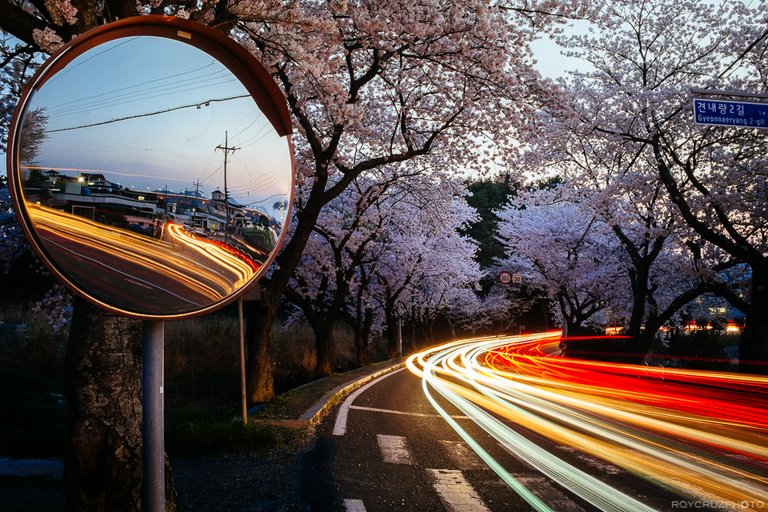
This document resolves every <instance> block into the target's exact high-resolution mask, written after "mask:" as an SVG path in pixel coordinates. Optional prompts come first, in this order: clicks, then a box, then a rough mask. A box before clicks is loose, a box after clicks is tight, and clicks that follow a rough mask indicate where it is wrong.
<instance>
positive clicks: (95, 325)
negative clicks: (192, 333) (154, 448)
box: [64, 298, 176, 512]
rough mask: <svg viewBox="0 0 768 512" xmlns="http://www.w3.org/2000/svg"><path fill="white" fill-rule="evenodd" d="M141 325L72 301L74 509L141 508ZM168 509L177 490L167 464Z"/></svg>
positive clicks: (68, 473)
mask: <svg viewBox="0 0 768 512" xmlns="http://www.w3.org/2000/svg"><path fill="white" fill-rule="evenodd" d="M140 340H141V322H138V321H136V320H128V319H126V318H120V317H115V316H112V315H110V314H108V313H106V312H103V311H102V310H100V309H98V308H96V307H95V306H92V305H90V304H89V303H87V302H85V301H84V300H83V299H79V298H78V299H76V300H75V307H74V314H73V317H72V325H71V328H70V337H69V342H68V346H67V363H66V364H67V377H68V398H69V403H70V408H71V410H72V433H71V437H70V440H69V445H68V447H67V455H66V460H65V465H64V478H65V482H66V493H67V506H68V508H69V509H70V510H88V511H105V512H107V511H110V512H114V511H117V512H121V511H126V512H128V511H141V508H142V501H141V491H142V445H143V443H142V434H141V418H142V404H141V367H142V361H141V341H140ZM165 476H166V491H165V493H166V510H167V511H175V510H176V491H175V489H174V486H173V480H172V479H171V471H170V466H169V464H168V462H167V459H166V471H165Z"/></svg>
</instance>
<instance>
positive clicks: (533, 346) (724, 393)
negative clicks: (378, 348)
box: [407, 333, 768, 511]
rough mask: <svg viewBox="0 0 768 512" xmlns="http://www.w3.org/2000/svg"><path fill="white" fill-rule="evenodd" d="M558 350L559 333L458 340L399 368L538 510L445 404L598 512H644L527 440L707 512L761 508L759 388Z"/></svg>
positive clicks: (767, 392)
mask: <svg viewBox="0 0 768 512" xmlns="http://www.w3.org/2000/svg"><path fill="white" fill-rule="evenodd" d="M560 342H561V337H560V334H559V333H543V334H536V335H526V336H509V337H491V338H474V339H467V340H460V341H456V342H452V343H448V344H445V345H442V346H438V347H434V348H431V349H428V350H426V351H424V352H421V353H419V354H416V355H414V356H411V357H410V358H409V359H408V361H407V366H408V368H409V369H410V370H411V371H412V372H413V373H414V374H416V375H418V376H419V377H421V378H422V385H423V388H424V391H425V393H426V395H427V397H428V398H429V399H430V401H431V402H432V404H433V405H434V406H435V408H436V409H437V410H438V412H440V414H441V415H442V416H443V417H444V418H445V419H446V421H448V422H449V423H450V424H451V425H452V426H453V428H454V429H456V430H457V432H458V433H459V435H461V436H462V438H464V439H465V441H467V442H468V443H469V444H470V446H472V447H473V448H474V449H475V451H476V452H477V453H478V454H479V455H480V456H481V457H482V458H483V459H484V460H485V461H486V462H487V463H488V464H489V466H490V467H491V468H492V469H493V470H494V471H496V473H497V474H499V476H500V477H501V478H502V479H503V480H505V481H506V482H507V483H508V484H509V485H510V486H511V487H512V488H513V489H515V490H516V491H517V492H518V493H519V494H520V495H521V496H522V497H524V498H525V499H526V500H527V501H528V502H529V504H531V506H533V507H534V508H535V509H536V510H550V508H549V507H548V506H547V505H546V504H545V503H543V502H542V501H541V500H540V499H539V498H538V497H536V496H535V495H534V494H533V493H532V492H530V491H529V490H528V489H526V488H525V486H524V485H523V484H522V483H521V482H520V481H518V480H517V479H516V478H515V477H514V475H513V473H512V469H511V468H505V467H503V466H502V465H501V464H500V463H499V462H498V461H497V460H495V459H494V458H493V457H492V456H491V455H490V454H489V453H488V452H487V451H486V450H485V449H483V447H482V446H481V445H480V443H479V442H478V440H476V439H473V438H472V437H471V436H470V435H469V434H468V432H467V431H466V430H465V429H464V428H462V427H461V426H460V425H459V424H458V423H457V422H456V421H455V420H454V419H452V418H451V417H450V415H449V414H448V413H447V412H446V410H445V408H444V406H443V405H444V404H445V401H446V400H447V401H448V402H450V403H451V404H453V406H455V407H457V408H458V409H459V410H460V411H461V413H462V414H464V415H467V416H469V417H470V418H471V419H472V420H473V421H474V422H475V423H476V424H477V425H479V426H480V427H482V428H483V429H484V430H485V431H486V432H487V433H488V434H490V435H491V436H493V438H494V439H495V440H496V441H497V442H498V443H499V444H500V445H501V446H502V447H503V448H504V449H505V450H506V451H508V452H510V453H512V454H514V455H515V456H516V457H517V458H519V459H522V460H523V461H525V462H527V463H528V464H530V465H531V466H533V467H534V468H536V469H537V470H539V471H540V472H542V473H543V474H544V475H546V476H547V477H549V478H551V479H552V480H554V481H556V482H557V483H559V484H560V485H562V486H563V487H565V488H566V489H568V490H569V491H570V492H572V493H574V494H576V495H577V496H580V497H581V498H582V499H584V500H585V501H587V502H589V503H591V504H592V505H594V506H596V507H597V508H599V509H601V510H612V511H641V510H653V509H652V508H650V507H648V506H647V505H646V504H644V503H642V502H641V501H638V500H637V499H635V498H633V497H632V496H630V495H628V494H627V492H625V491H622V490H620V489H617V488H616V487H613V486H611V485H609V484H608V483H606V482H604V481H602V480H601V479H598V478H595V477H594V476H592V475H590V474H588V473H587V472H585V471H584V470H582V469H580V468H579V467H576V466H575V465H573V464H570V463H569V462H567V461H565V460H563V458H562V457H561V455H559V453H560V452H559V451H558V450H556V449H555V450H553V449H551V447H550V449H549V450H548V449H546V448H544V447H542V446H539V445H538V444H536V443H534V442H532V441H531V440H530V439H529V437H532V436H530V433H535V434H536V435H538V436H543V437H545V438H547V439H548V440H549V441H550V442H551V443H553V444H554V446H555V447H560V448H563V447H565V448H567V449H570V450H573V449H576V450H578V451H579V452H580V453H583V454H587V455H588V456H590V457H595V458H597V459H601V460H602V461H604V462H606V463H608V464H610V465H613V466H615V467H617V468H621V470H623V471H625V472H627V473H629V474H631V475H634V476H638V477H641V478H643V479H646V480H648V481H649V482H651V483H652V484H653V485H656V486H659V487H661V488H662V489H664V491H665V492H668V493H671V494H672V495H675V496H680V497H684V498H685V499H690V500H698V501H697V503H707V504H712V505H715V504H716V505H717V506H713V507H712V508H715V509H717V507H720V508H721V509H729V508H734V509H738V510H761V509H763V507H768V499H766V497H767V496H768V419H766V417H765V411H766V410H768V378H766V377H764V376H758V375H746V374H734V373H726V372H712V371H696V370H684V369H678V368H660V367H646V366H640V365H631V364H614V363H602V362H596V361H586V360H579V359H574V358H568V357H563V356H562V355H561V351H560V348H559V344H560ZM569 343H572V342H571V341H570V340H569ZM441 403H442V404H443V405H441ZM526 433H528V436H526V435H525V434H526Z"/></svg>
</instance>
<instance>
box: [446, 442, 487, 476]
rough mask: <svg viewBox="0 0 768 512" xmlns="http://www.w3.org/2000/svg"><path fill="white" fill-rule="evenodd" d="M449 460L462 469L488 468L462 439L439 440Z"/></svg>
mask: <svg viewBox="0 0 768 512" xmlns="http://www.w3.org/2000/svg"><path fill="white" fill-rule="evenodd" d="M440 444H441V445H442V446H443V448H444V449H445V452H446V453H447V454H448V456H449V457H450V458H451V461H453V463H454V464H455V465H456V467H457V468H459V469H461V470H462V471H467V470H475V469H488V466H486V465H485V463H483V461H482V460H480V457H478V456H477V454H476V453H475V452H474V451H472V449H471V448H470V447H469V446H467V444H466V443H464V442H463V441H440Z"/></svg>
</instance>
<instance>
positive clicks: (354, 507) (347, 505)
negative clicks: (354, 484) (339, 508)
mask: <svg viewBox="0 0 768 512" xmlns="http://www.w3.org/2000/svg"><path fill="white" fill-rule="evenodd" d="M344 510H346V511H347V512H365V504H364V503H363V500H344Z"/></svg>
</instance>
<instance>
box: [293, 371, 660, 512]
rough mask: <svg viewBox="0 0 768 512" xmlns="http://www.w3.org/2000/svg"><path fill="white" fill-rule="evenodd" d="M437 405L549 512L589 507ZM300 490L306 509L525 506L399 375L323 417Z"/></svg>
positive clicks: (571, 455)
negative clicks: (549, 510)
mask: <svg viewBox="0 0 768 512" xmlns="http://www.w3.org/2000/svg"><path fill="white" fill-rule="evenodd" d="M441 405H442V406H443V407H445V408H446V409H447V410H448V411H450V414H451V416H452V418H453V419H455V420H456V421H457V422H458V423H459V424H460V425H461V426H462V427H463V428H465V429H466V430H467V432H469V433H470V434H471V436H472V438H473V439H475V440H477V441H478V442H479V443H480V444H481V445H482V446H483V447H484V448H485V449H486V450H488V451H489V452H490V453H492V454H493V456H494V458H495V459H496V460H498V461H499V462H500V463H502V464H503V465H504V466H505V467H506V468H508V469H509V468H512V473H513V475H514V477H515V479H516V480H517V481H518V482H520V483H522V484H523V485H524V486H525V488H526V489H528V490H530V491H531V492H533V493H535V494H536V495H537V496H538V497H539V498H540V499H541V500H542V501H543V502H544V503H546V505H547V506H548V507H550V508H551V509H552V510H556V511H563V512H569V511H574V512H575V511H588V510H597V509H596V508H595V507H593V506H592V505H590V504H589V503H586V502H585V501H583V500H581V499H580V498H579V497H577V496H574V495H572V494H570V493H569V492H568V491H567V490H565V489H563V488H562V487H560V486H559V485H558V484H556V483H554V482H552V481H551V480H549V479H548V478H547V477H545V476H543V475H541V473H539V472H537V471H536V470H535V469H534V468H532V467H530V466H529V465H528V464H526V463H525V462H524V461H522V460H519V459H517V458H516V457H515V456H514V455H512V454H510V453H508V452H506V451H505V450H504V449H503V448H502V447H501V446H499V445H498V444H497V443H495V442H494V441H493V439H492V438H491V437H490V436H488V435H487V434H485V433H484V432H483V431H482V429H480V428H479V427H477V426H475V425H474V424H473V422H472V421H471V420H469V419H468V418H467V417H466V416H463V415H461V413H460V412H459V411H458V410H457V409H455V408H452V407H451V406H450V404H447V403H441ZM345 415H346V421H344V416H345ZM524 435H526V437H528V438H529V439H532V440H534V441H535V442H537V443H541V444H542V445H544V446H547V445H549V446H547V447H548V448H549V449H551V450H555V451H556V452H557V453H558V456H559V457H561V458H563V459H564V460H568V462H569V463H571V464H574V465H578V466H579V467H580V468H581V469H583V470H585V471H589V472H591V473H592V474H595V475H596V476H598V477H599V478H600V479H602V480H605V481H610V482H612V483H613V484H614V485H616V486H618V487H620V488H622V490H623V491H624V492H626V493H632V495H633V496H634V497H635V498H636V499H638V500H640V501H642V502H643V503H646V504H648V505H649V506H651V507H652V508H655V509H657V510H669V509H672V508H673V502H674V501H675V498H674V497H673V496H670V495H668V494H665V493H664V492H663V491H660V490H658V489H654V488H653V487H651V486H650V485H649V484H647V483H645V482H644V481H642V480H637V479H634V478H633V477H632V476H631V475H628V474H626V473H624V472H623V471H622V470H621V469H619V468H617V467H614V466H611V465H610V464H606V463H605V462H603V461H601V460H599V459H597V458H592V457H588V456H585V455H580V454H579V453H577V452H575V451H574V450H571V449H569V448H568V447H562V446H561V447H558V446H552V445H551V444H550V443H548V442H547V441H546V440H545V439H543V438H539V437H538V436H537V435H536V434H534V433H531V432H524ZM301 487H302V495H303V498H304V500H305V502H306V503H308V504H309V505H310V506H311V508H312V510H347V511H350V512H351V511H355V512H358V511H364V510H365V511H369V512H375V511H383V510H414V511H432V510H434V511H440V510H448V511H467V512H469V511H527V510H534V508H533V507H532V506H531V505H529V504H528V502H526V500H524V499H523V498H522V497H521V496H520V495H519V494H518V493H517V492H515V491H514V490H513V489H512V487H510V485H508V484H507V483H506V482H504V481H503V480H502V479H501V478H500V477H499V476H497V474H496V473H495V472H494V471H493V470H491V468H490V467H489V466H488V465H487V464H485V463H484V462H483V461H482V460H481V459H480V458H479V457H478V456H477V455H476V453H475V452H474V451H473V450H472V449H470V447H469V446H468V445H467V444H466V443H465V442H464V441H463V440H462V439H461V438H460V437H459V435H458V434H457V433H456V432H455V430H454V429H453V428H451V426H450V425H449V424H448V423H447V422H446V421H445V420H444V419H443V418H441V417H440V416H439V415H438V414H437V413H436V411H435V409H434V408H433V407H432V406H431V404H430V403H429V402H428V401H427V399H426V397H425V395H424V392H423V390H422V387H421V379H419V378H418V377H416V376H414V375H413V374H411V373H410V372H409V371H408V370H401V371H398V372H395V373H393V374H389V375H388V376H385V377H384V378H381V379H379V380H377V381H375V382H373V383H372V385H370V386H369V387H367V388H363V389H361V390H360V391H359V392H358V393H356V394H354V395H351V396H350V397H349V398H348V399H347V401H345V402H344V403H343V404H342V405H341V406H340V407H339V408H338V410H337V412H335V413H334V414H332V415H329V417H328V418H327V419H326V420H325V421H324V422H323V423H322V424H321V425H320V427H319V429H318V439H317V444H316V447H315V448H314V450H313V451H312V452H311V453H309V454H308V456H307V459H306V461H305V466H304V471H303V474H302V483H301Z"/></svg>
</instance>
